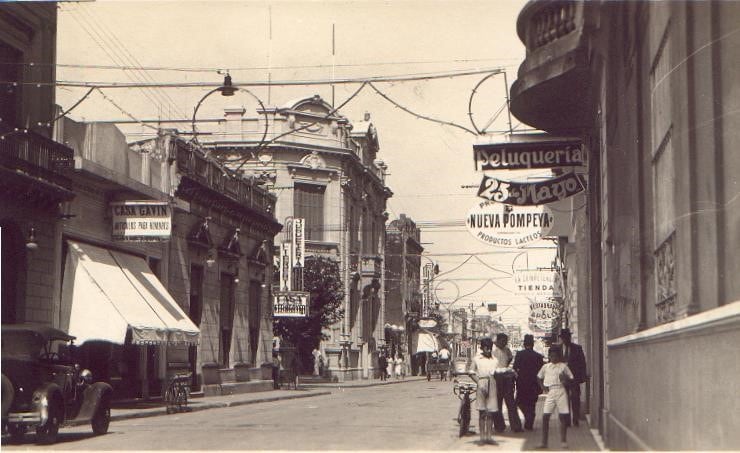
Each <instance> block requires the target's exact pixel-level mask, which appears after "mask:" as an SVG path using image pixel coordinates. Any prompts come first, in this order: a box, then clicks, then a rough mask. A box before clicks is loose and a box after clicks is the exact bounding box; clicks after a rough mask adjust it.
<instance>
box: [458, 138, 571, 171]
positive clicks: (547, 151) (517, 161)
mask: <svg viewBox="0 0 740 453" xmlns="http://www.w3.org/2000/svg"><path fill="white" fill-rule="evenodd" d="M473 153H474V154H475V169H476V170H479V171H480V170H520V169H529V168H556V167H574V166H581V165H583V145H582V144H581V141H580V140H569V139H559V140H547V141H529V142H519V143H517V142H514V143H510V142H507V143H489V144H476V145H473Z"/></svg>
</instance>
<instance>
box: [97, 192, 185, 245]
mask: <svg viewBox="0 0 740 453" xmlns="http://www.w3.org/2000/svg"><path fill="white" fill-rule="evenodd" d="M110 208H111V217H112V219H113V231H112V238H113V240H114V241H139V242H148V241H166V240H169V238H170V234H171V232H172V210H171V209H170V205H169V203H167V202H166V201H165V202H161V201H151V200H144V201H116V202H112V203H111V204H110Z"/></svg>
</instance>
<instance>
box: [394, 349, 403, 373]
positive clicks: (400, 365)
mask: <svg viewBox="0 0 740 453" xmlns="http://www.w3.org/2000/svg"><path fill="white" fill-rule="evenodd" d="M395 364H396V368H395V370H394V371H395V372H396V379H403V378H404V372H403V354H398V355H397V356H396V360H395Z"/></svg>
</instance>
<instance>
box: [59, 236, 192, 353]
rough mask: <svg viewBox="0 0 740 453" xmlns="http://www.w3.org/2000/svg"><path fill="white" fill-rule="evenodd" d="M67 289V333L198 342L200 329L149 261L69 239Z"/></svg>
mask: <svg viewBox="0 0 740 453" xmlns="http://www.w3.org/2000/svg"><path fill="white" fill-rule="evenodd" d="M68 244H69V253H68V254H67V262H66V264H65V268H64V283H63V287H62V326H61V327H62V329H64V330H66V331H67V332H68V333H69V334H70V335H73V336H75V337H77V343H78V344H82V343H84V342H85V341H90V340H102V341H110V342H112V343H117V344H123V343H124V342H125V340H126V332H127V331H128V330H130V331H131V340H132V342H133V343H135V344H158V343H187V344H197V343H198V339H199V336H200V330H199V329H198V327H196V326H195V324H193V322H192V321H191V320H190V319H189V318H188V317H187V315H186V314H185V313H184V312H183V311H182V309H181V308H180V306H179V305H177V302H175V300H174V299H173V298H172V296H171V295H170V294H169V293H168V292H167V290H166V289H165V287H164V286H163V285H162V283H161V282H160V281H159V280H158V279H157V277H155V276H154V274H153V273H152V272H151V270H150V269H149V266H148V265H147V263H146V261H145V260H144V259H143V258H139V257H137V256H133V255H129V254H126V253H121V252H115V251H111V250H106V249H103V248H100V247H95V246H92V245H88V244H81V243H78V242H72V241H69V242H68Z"/></svg>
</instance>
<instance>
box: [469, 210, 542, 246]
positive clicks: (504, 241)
mask: <svg viewBox="0 0 740 453" xmlns="http://www.w3.org/2000/svg"><path fill="white" fill-rule="evenodd" d="M554 221H555V217H554V216H553V214H552V211H550V209H549V208H547V207H546V206H508V205H503V204H500V203H494V202H492V201H482V202H479V203H476V204H475V206H473V207H472V208H471V209H470V211H469V212H468V217H467V218H466V219H465V225H466V226H467V227H468V231H470V234H472V235H473V236H475V238H476V239H478V240H479V241H481V242H484V243H486V244H488V245H494V246H499V247H521V246H523V245H527V244H529V243H530V242H534V241H536V240H538V239H540V238H542V237H543V236H546V235H547V233H548V232H549V231H550V229H551V228H552V226H553V223H554Z"/></svg>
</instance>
